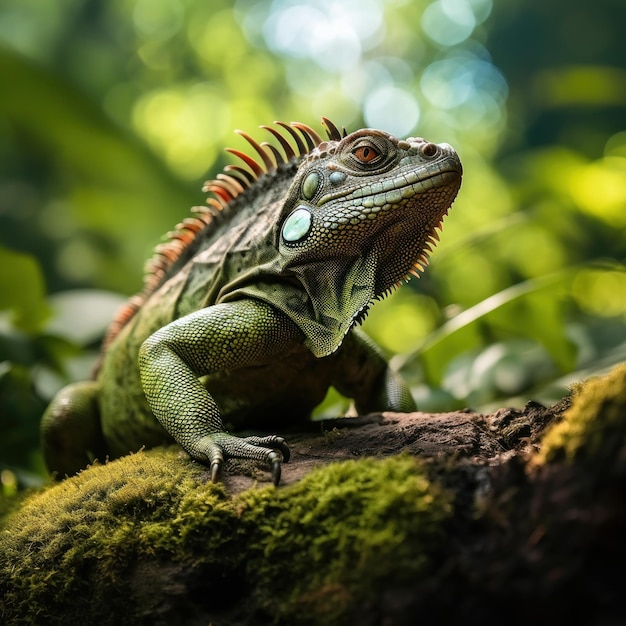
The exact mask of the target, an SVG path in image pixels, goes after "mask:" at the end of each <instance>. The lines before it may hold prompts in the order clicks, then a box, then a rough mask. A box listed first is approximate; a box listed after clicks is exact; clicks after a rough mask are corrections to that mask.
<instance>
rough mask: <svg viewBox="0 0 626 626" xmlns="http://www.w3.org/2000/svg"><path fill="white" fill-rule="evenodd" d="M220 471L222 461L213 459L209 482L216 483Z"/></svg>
mask: <svg viewBox="0 0 626 626" xmlns="http://www.w3.org/2000/svg"><path fill="white" fill-rule="evenodd" d="M220 469H222V459H221V458H219V459H214V460H213V461H212V462H211V482H212V483H216V482H217V481H218V480H219V477H220Z"/></svg>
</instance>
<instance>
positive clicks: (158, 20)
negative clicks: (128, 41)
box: [133, 0, 185, 41]
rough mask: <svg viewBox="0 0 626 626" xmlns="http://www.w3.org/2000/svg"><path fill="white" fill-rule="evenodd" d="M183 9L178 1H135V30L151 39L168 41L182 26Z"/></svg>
mask: <svg viewBox="0 0 626 626" xmlns="http://www.w3.org/2000/svg"><path fill="white" fill-rule="evenodd" d="M184 17H185V9H184V7H183V5H182V4H181V2H180V0H160V1H159V2H153V1H152V0H137V2H136V3H135V8H134V10H133V21H134V22H135V26H136V27H137V30H138V31H139V32H140V33H141V34H142V35H143V36H144V37H149V38H151V39H159V40H161V41H163V40H164V39H169V38H170V37H172V35H174V34H176V33H177V32H178V30H179V29H180V27H181V26H182V24H183V20H184Z"/></svg>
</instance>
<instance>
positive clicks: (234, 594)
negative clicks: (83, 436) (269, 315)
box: [0, 365, 626, 626]
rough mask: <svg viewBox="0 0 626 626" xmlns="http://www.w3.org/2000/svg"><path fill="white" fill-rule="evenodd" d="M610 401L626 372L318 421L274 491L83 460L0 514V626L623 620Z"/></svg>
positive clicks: (625, 467)
mask: <svg viewBox="0 0 626 626" xmlns="http://www.w3.org/2000/svg"><path fill="white" fill-rule="evenodd" d="M625 407H626V365H625V366H620V367H618V368H616V369H615V370H614V371H613V372H611V373H610V374H609V375H607V376H605V377H602V378H597V379H591V380H589V381H587V382H585V383H583V384H581V385H579V386H577V388H576V389H575V391H574V393H573V395H572V398H569V399H566V400H564V401H563V402H561V403H559V404H558V405H555V406H554V407H549V408H546V407H541V406H540V405H538V404H537V403H532V402H529V404H528V405H527V407H526V408H525V409H524V410H517V409H502V410H500V411H498V412H496V413H494V414H493V415H480V414H475V413H471V412H461V413H450V414H418V413H414V414H406V415H399V414H386V415H385V416H382V419H378V418H376V419H374V420H368V421H367V423H366V424H361V425H359V426H358V428H347V429H342V430H339V429H338V428H337V427H336V425H332V426H331V427H332V428H333V429H334V430H332V432H331V433H327V434H320V433H319V432H318V433H317V434H315V435H311V434H306V433H305V434H300V435H299V436H296V435H295V434H294V435H293V436H292V437H290V443H292V451H295V454H293V455H292V461H291V462H290V463H289V465H288V466H286V467H285V471H284V472H283V479H284V482H285V483H286V484H284V485H282V486H281V487H279V488H274V487H273V486H271V485H269V484H268V483H262V482H260V481H261V480H262V479H263V478H265V479H267V472H261V473H259V474H254V472H253V473H251V475H248V476H247V477H245V479H244V477H242V476H240V475H235V474H230V475H226V476H225V483H224V484H218V485H214V484H212V483H211V482H210V480H209V475H208V472H207V469H206V468H205V467H204V466H202V465H200V464H197V463H195V462H193V461H191V460H190V459H189V458H188V457H187V456H186V455H185V454H183V453H181V452H180V451H179V450H178V449H177V448H163V449H155V450H152V451H147V452H140V453H138V454H135V455H132V456H128V457H125V458H122V459H119V460H117V461H113V462H110V463H107V464H105V465H95V466H93V467H91V468H88V469H87V470H85V471H84V472H82V473H81V474H79V475H78V476H75V477H73V478H69V479H66V480H65V481H63V482H61V483H57V484H54V485H49V486H47V487H46V488H44V489H42V490H41V491H39V492H36V493H32V494H30V495H28V496H27V497H26V498H25V499H24V500H23V502H21V503H20V504H19V505H18V506H16V507H14V508H13V510H12V511H11V513H9V514H8V515H7V516H6V517H5V518H4V520H3V521H2V529H1V530H0V623H2V624H20V623H24V624H52V625H54V624H67V623H71V622H72V621H76V622H77V623H99V624H157V625H158V624H167V625H170V624H185V625H189V624H190V625H196V624H198V625H201V624H202V625H203V626H206V624H212V625H213V626H231V625H241V626H247V625H251V624H261V625H263V624H277V625H295V626H297V625H299V624H302V625H311V626H313V625H317V624H324V625H328V624H330V625H332V624H359V625H360V626H375V625H376V626H382V625H383V624H384V625H385V626H409V625H411V624H415V623H420V622H421V621H431V620H434V621H436V622H437V623H463V624H464V625H465V626H468V625H474V624H476V625H478V624H480V625H481V626H485V625H488V624H498V625H500V624H502V623H507V624H521V623H528V622H532V623H539V624H552V623H566V622H568V621H571V622H572V623H585V624H591V625H594V624H598V625H600V624H601V625H602V626H604V625H606V624H613V623H615V624H618V623H626V604H625V603H624V600H623V572H622V570H623V563H624V561H626V533H624V528H625V527H626V518H625V513H624V512H625V511H626V412H625ZM379 417H381V416H379ZM342 423H343V422H342ZM402 450H404V451H405V452H404V453H403V454H399V452H400V451H402ZM361 455H369V456H367V457H361ZM355 457H356V458H355ZM346 459H352V460H346ZM312 468H314V469H312ZM235 469H237V468H235ZM254 476H257V477H258V479H259V482H257V483H256V484H255V483H254V480H255V478H254ZM251 485H252V486H251Z"/></svg>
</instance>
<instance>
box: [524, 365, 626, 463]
mask: <svg viewBox="0 0 626 626" xmlns="http://www.w3.org/2000/svg"><path fill="white" fill-rule="evenodd" d="M624 450H626V364H622V365H619V366H617V367H615V368H614V369H613V370H612V371H611V372H610V373H609V374H608V375H607V376H603V377H599V378H592V379H590V380H588V381H586V382H585V383H583V384H581V385H579V386H578V387H577V388H576V389H575V390H574V397H573V401H572V406H571V407H570V408H569V409H568V410H567V411H566V412H565V414H564V417H563V421H561V422H559V423H558V424H556V425H555V426H553V427H552V428H551V429H550V430H549V431H548V432H547V433H546V435H545V437H544V439H543V444H542V448H541V451H540V452H539V453H538V455H537V458H536V461H537V463H539V464H544V463H547V462H551V461H557V460H563V459H566V460H568V461H574V460H576V461H582V462H585V463H593V464H596V465H598V469H600V468H601V466H603V467H604V470H605V471H609V470H610V469H611V465H612V462H613V461H618V460H619V456H620V454H619V453H620V451H624Z"/></svg>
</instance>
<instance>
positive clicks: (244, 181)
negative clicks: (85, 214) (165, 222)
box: [103, 117, 347, 349]
mask: <svg viewBox="0 0 626 626" xmlns="http://www.w3.org/2000/svg"><path fill="white" fill-rule="evenodd" d="M274 124H275V126H279V127H280V130H279V129H277V128H275V127H273V126H261V128H263V129H264V130H266V131H268V132H269V133H270V134H271V135H272V136H273V137H274V138H275V139H276V140H277V141H278V143H279V145H280V148H281V150H282V152H281V150H279V149H278V148H277V147H276V146H273V145H271V144H269V143H267V142H263V143H261V144H259V143H257V142H256V141H255V140H254V139H253V138H252V137H250V135H248V134H247V133H245V132H243V131H241V130H236V131H235V132H236V133H237V134H238V135H241V137H243V138H244V139H245V140H246V141H247V142H248V143H249V144H250V145H251V146H252V148H253V150H254V151H255V152H256V154H257V155H258V157H259V159H260V160H259V159H257V158H255V157H251V156H250V155H248V154H246V153H244V152H241V151H240V150H235V149H232V148H226V151H227V152H229V153H230V154H233V155H235V156H236V157H238V158H239V159H240V160H241V161H243V163H244V164H245V165H246V166H247V167H241V166H240V165H227V166H226V167H225V168H224V171H223V172H222V173H220V174H218V175H217V177H216V178H215V179H214V180H209V181H207V182H206V183H205V184H204V186H203V187H202V191H205V192H209V193H211V194H212V196H211V197H209V198H207V200H206V203H207V206H196V207H193V208H192V209H191V212H192V213H193V214H194V215H193V217H186V218H185V219H184V220H183V221H182V222H180V223H179V224H177V225H176V227H175V228H174V230H172V231H170V232H169V233H167V240H166V241H164V242H163V243H160V244H159V245H157V246H156V247H155V249H154V254H153V256H152V258H151V259H149V260H148V262H147V263H146V268H145V276H144V286H143V289H142V290H141V291H140V292H139V293H138V294H136V295H134V296H132V297H131V298H130V299H129V300H128V302H127V303H126V304H125V305H124V306H123V307H122V308H121V309H120V311H119V312H118V313H117V315H116V316H115V318H114V319H113V321H112V322H111V324H110V326H109V329H108V331H107V335H106V337H105V340H104V344H103V347H104V348H105V349H106V347H107V346H108V345H109V344H110V343H111V342H112V341H113V340H114V339H115V337H116V336H117V335H118V333H119V332H120V331H121V330H122V328H123V327H124V326H125V325H126V324H127V323H128V322H129V321H130V320H131V319H132V318H133V316H134V315H135V313H136V312H137V311H138V310H139V309H140V308H141V306H142V305H143V303H144V302H145V301H146V299H147V298H148V297H149V296H150V294H152V293H153V292H154V291H156V289H158V287H160V286H161V285H162V284H163V282H164V281H165V280H166V276H167V273H168V271H169V270H170V269H171V268H172V266H173V265H174V263H176V261H177V260H179V259H180V258H181V256H182V255H183V253H184V252H185V251H186V250H188V249H189V247H190V246H191V245H192V244H193V243H194V242H195V241H196V239H197V238H198V236H199V234H200V233H203V234H204V233H206V229H207V228H209V227H210V225H211V224H212V222H213V221H214V219H215V217H216V216H217V215H219V214H220V213H221V212H222V211H223V210H224V209H227V208H229V206H230V204H231V203H232V202H233V200H235V198H238V197H240V196H241V195H242V194H245V193H246V191H247V190H248V189H251V188H253V186H254V185H255V183H256V181H257V180H258V179H259V178H260V177H261V176H263V175H264V174H272V173H273V172H275V171H276V169H277V168H279V167H280V166H281V165H284V164H286V163H289V162H291V161H294V160H298V161H300V160H302V159H303V158H304V157H306V156H307V155H308V154H309V153H310V152H311V151H312V150H314V149H315V148H316V147H317V146H318V145H320V144H321V143H323V142H324V140H323V139H322V138H321V137H320V135H319V134H318V133H317V132H316V131H315V130H313V129H312V128H311V127H310V126H307V125H306V124H302V123H300V122H291V123H290V124H286V123H285V122H278V121H276V122H274ZM322 126H323V127H324V130H325V131H326V134H327V136H328V139H329V140H330V141H340V140H341V139H342V138H343V137H346V136H347V132H346V129H345V128H342V130H341V131H340V130H339V129H338V128H337V126H335V124H333V123H332V122H331V121H330V120H329V119H327V118H325V117H322ZM288 138H290V139H291V140H292V141H293V143H294V144H295V149H294V147H293V146H292V144H291V143H290V142H289V141H288Z"/></svg>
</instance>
